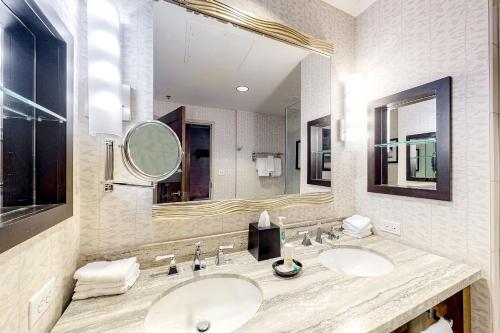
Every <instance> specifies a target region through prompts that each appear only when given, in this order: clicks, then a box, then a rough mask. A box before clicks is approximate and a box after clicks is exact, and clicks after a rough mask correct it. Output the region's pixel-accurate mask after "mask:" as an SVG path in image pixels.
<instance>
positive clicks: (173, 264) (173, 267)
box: [155, 254, 178, 275]
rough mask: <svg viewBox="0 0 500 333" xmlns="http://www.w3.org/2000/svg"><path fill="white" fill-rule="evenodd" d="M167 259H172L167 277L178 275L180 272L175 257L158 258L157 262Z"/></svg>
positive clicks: (170, 255)
mask: <svg viewBox="0 0 500 333" xmlns="http://www.w3.org/2000/svg"><path fill="white" fill-rule="evenodd" d="M167 259H171V260H170V265H169V268H168V273H167V275H172V274H177V273H178V271H177V264H176V262H175V255H173V254H167V255H165V256H156V258H155V261H161V260H167Z"/></svg>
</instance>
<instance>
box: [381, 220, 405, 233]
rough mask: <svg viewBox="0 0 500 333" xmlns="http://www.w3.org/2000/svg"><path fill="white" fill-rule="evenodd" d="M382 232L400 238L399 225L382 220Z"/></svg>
mask: <svg viewBox="0 0 500 333" xmlns="http://www.w3.org/2000/svg"><path fill="white" fill-rule="evenodd" d="M382 231H385V232H388V233H390V234H393V235H397V236H401V223H398V222H392V221H389V220H382Z"/></svg>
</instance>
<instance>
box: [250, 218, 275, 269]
mask: <svg viewBox="0 0 500 333" xmlns="http://www.w3.org/2000/svg"><path fill="white" fill-rule="evenodd" d="M248 252H250V253H251V254H252V255H253V256H254V257H255V259H257V260H258V261H261V260H267V259H272V258H278V257H281V244H280V228H279V227H278V226H277V225H275V224H272V223H271V226H270V227H268V228H259V227H258V223H250V225H249V226H248Z"/></svg>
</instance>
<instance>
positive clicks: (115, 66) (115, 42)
mask: <svg viewBox="0 0 500 333" xmlns="http://www.w3.org/2000/svg"><path fill="white" fill-rule="evenodd" d="M87 14H88V51H89V55H88V56H89V59H88V60H89V69H88V70H89V132H90V134H91V135H95V134H112V135H117V136H121V135H122V102H121V94H122V91H121V89H122V84H121V68H120V17H119V14H118V9H117V8H116V6H115V4H114V3H113V1H110V0H88V2H87Z"/></svg>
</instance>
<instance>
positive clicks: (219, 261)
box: [215, 244, 234, 266]
mask: <svg viewBox="0 0 500 333" xmlns="http://www.w3.org/2000/svg"><path fill="white" fill-rule="evenodd" d="M232 248H234V244H229V245H221V246H219V252H218V253H217V257H216V258H215V265H217V266H220V265H224V264H225V263H226V260H225V259H224V250H227V249H232Z"/></svg>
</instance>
